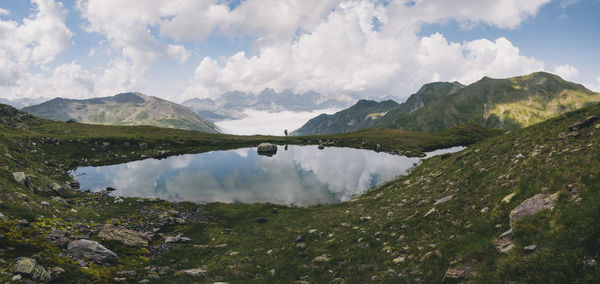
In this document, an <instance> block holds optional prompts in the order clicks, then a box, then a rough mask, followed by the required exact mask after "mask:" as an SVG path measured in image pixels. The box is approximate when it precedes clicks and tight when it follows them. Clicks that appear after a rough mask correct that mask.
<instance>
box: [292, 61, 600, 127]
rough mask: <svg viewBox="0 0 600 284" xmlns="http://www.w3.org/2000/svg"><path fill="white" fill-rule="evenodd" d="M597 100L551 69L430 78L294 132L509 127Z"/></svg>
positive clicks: (328, 116)
mask: <svg viewBox="0 0 600 284" xmlns="http://www.w3.org/2000/svg"><path fill="white" fill-rule="evenodd" d="M598 102H600V94H598V93H595V92H592V91H590V90H588V89H586V88H585V87H584V86H582V85H579V84H575V83H572V82H568V81H565V80H563V79H562V78H560V77H559V76H556V75H553V74H550V73H545V72H536V73H532V74H529V75H525V76H518V77H512V78H507V79H492V78H489V77H484V78H482V79H481V80H479V81H477V82H475V83H473V84H470V85H468V86H464V85H461V84H460V83H458V82H454V83H447V82H436V83H430V84H426V85H424V86H423V87H422V88H421V89H420V90H419V91H418V92H417V93H415V94H413V95H412V96H410V97H409V98H408V100H406V102H404V103H402V104H396V103H395V102H393V101H385V102H381V103H377V102H374V101H360V102H358V103H357V104H356V105H354V106H352V107H351V108H349V109H346V110H343V111H340V112H338V113H335V114H332V115H325V114H323V115H320V116H318V117H315V118H313V119H311V120H310V121H308V122H307V123H306V124H305V125H303V126H302V127H301V128H300V129H298V130H296V131H295V132H294V133H295V134H298V135H307V134H333V133H345V132H351V131H356V130H360V129H364V128H389V129H402V130H408V131H422V132H440V131H442V130H444V129H447V128H450V127H453V126H456V125H460V124H463V123H467V122H472V123H477V124H480V125H483V126H485V127H488V128H497V129H505V130H511V129H519V128H522V127H527V126H530V125H533V124H536V123H540V122H542V121H545V120H547V119H549V118H552V117H556V116H557V115H560V114H563V113H566V112H569V111H574V110H577V109H579V108H582V107H585V106H588V105H592V104H595V103H598ZM373 106H377V108H376V109H372V108H373Z"/></svg>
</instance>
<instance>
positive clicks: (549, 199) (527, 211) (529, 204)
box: [510, 193, 558, 224]
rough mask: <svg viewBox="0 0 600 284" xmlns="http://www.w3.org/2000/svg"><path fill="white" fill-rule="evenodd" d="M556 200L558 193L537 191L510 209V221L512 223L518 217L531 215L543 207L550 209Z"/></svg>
mask: <svg viewBox="0 0 600 284" xmlns="http://www.w3.org/2000/svg"><path fill="white" fill-rule="evenodd" d="M557 200H558V193H554V194H548V193H539V194H536V195H535V196H533V197H531V198H529V199H526V200H524V201H523V202H522V203H521V204H519V205H518V206H517V207H515V209H513V210H512V211H510V223H511V224H513V223H514V222H516V221H517V220H519V219H520V218H523V217H525V216H529V215H533V214H535V213H538V212H539V211H542V210H544V209H549V210H552V209H554V205H556V201H557Z"/></svg>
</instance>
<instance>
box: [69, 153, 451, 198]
mask: <svg viewBox="0 0 600 284" xmlns="http://www.w3.org/2000/svg"><path fill="white" fill-rule="evenodd" d="M284 149H285V148H284ZM459 149H461V148H453V149H450V150H449V151H456V150H459ZM418 161H419V158H408V157H404V156H395V155H390V154H386V153H376V152H373V151H368V150H358V149H351V148H326V149H325V150H318V149H317V147H316V146H289V147H288V150H287V151H285V150H283V151H278V153H277V155H274V156H272V157H264V156H260V155H258V153H257V149H256V148H245V149H237V150H229V151H215V152H208V153H202V154H194V155H183V156H174V157H169V158H166V159H164V160H160V161H159V160H154V159H148V160H143V161H136V162H131V163H126V164H120V165H113V166H103V167H96V168H94V167H85V168H79V169H77V170H75V171H74V172H73V175H74V176H76V177H77V178H78V180H79V181H80V183H81V188H82V190H86V189H92V190H94V191H98V190H102V189H104V188H106V187H107V186H111V187H114V188H116V189H117V190H116V191H115V192H114V193H113V194H115V195H121V196H137V197H158V198H162V199H167V200H173V201H192V202H197V203H205V202H225V203H253V202H272V203H278V204H297V205H301V206H305V205H313V204H321V203H337V202H341V201H346V200H349V199H350V198H352V196H354V195H356V194H360V193H362V192H364V191H365V190H367V189H369V188H371V187H373V186H375V185H377V184H379V183H382V182H384V181H387V180H390V179H392V178H393V177H395V176H397V175H400V174H404V173H406V171H407V170H408V169H410V168H411V167H412V166H413V164H414V163H417V162H418Z"/></svg>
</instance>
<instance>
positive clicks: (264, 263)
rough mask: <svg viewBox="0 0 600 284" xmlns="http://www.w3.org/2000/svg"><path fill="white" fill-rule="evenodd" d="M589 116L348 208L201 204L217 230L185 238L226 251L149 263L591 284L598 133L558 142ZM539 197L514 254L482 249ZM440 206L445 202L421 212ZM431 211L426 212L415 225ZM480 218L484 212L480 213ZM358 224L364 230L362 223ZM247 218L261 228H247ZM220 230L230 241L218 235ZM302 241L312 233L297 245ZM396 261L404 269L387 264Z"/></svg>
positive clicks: (468, 153) (237, 275) (352, 278)
mask: <svg viewBox="0 0 600 284" xmlns="http://www.w3.org/2000/svg"><path fill="white" fill-rule="evenodd" d="M590 115H596V116H598V115H600V106H594V107H592V108H586V109H584V110H581V111H577V112H573V113H569V114H567V115H564V116H562V117H560V118H556V119H552V120H550V121H548V122H545V123H542V124H540V125H535V126H532V127H529V128H526V129H522V130H518V131H514V132H511V133H508V134H505V135H502V136H499V137H497V138H492V139H488V140H485V141H483V142H480V143H477V144H475V145H472V146H471V147H469V149H467V150H465V151H462V152H460V153H455V154H452V155H450V156H445V157H435V158H432V159H429V160H426V161H425V162H424V163H423V164H422V165H420V166H419V167H418V168H416V170H415V171H414V172H413V173H411V174H410V175H409V176H407V177H402V178H399V179H398V180H396V181H393V182H390V183H388V184H386V185H383V186H381V187H379V188H377V189H373V190H372V191H370V192H369V193H367V194H365V195H363V196H361V197H360V198H359V199H358V200H356V201H354V202H348V203H343V204H338V205H331V206H321V207H313V208H308V209H306V208H278V207H277V206H272V205H225V204H211V205H210V206H208V207H207V208H206V210H207V212H208V213H209V214H210V215H211V216H213V218H215V220H216V222H215V223H211V224H209V225H201V226H190V227H189V229H188V232H187V233H188V234H189V235H190V236H192V237H193V238H195V239H196V240H198V241H199V243H201V244H208V245H210V246H211V247H214V245H216V244H220V243H228V244H229V246H228V248H227V249H225V250H219V249H194V248H192V245H189V246H183V247H181V248H179V249H175V250H173V251H171V252H169V253H167V254H165V255H163V256H162V257H161V258H159V259H158V260H155V261H156V263H159V264H166V263H167V262H168V260H169V259H186V260H187V262H186V263H185V264H182V265H181V267H186V268H187V267H197V266H204V267H205V268H207V269H208V271H209V274H208V277H209V279H210V280H214V281H217V280H227V281H233V282H237V281H239V282H243V281H247V279H254V280H256V281H259V282H262V281H265V282H269V281H275V279H277V281H283V282H288V281H293V280H298V279H300V277H302V276H309V277H310V279H311V280H312V281H314V282H317V283H323V282H329V281H333V280H335V279H336V278H343V279H344V280H345V281H347V282H350V283H358V282H365V281H367V280H369V279H377V280H381V281H387V282H412V280H414V279H416V278H418V279H421V280H424V281H425V282H428V283H430V282H434V283H435V282H440V281H442V280H443V276H444V273H445V271H446V270H447V269H448V268H449V267H452V266H456V265H469V266H471V267H472V268H473V269H474V270H475V272H476V274H477V278H476V279H475V281H476V282H485V283H489V282H497V283H502V282H505V281H517V282H522V283H529V282H555V283H567V282H591V281H592V282H593V280H594V279H596V280H597V279H599V277H600V269H599V268H598V266H591V267H590V266H586V265H585V264H584V259H586V258H588V257H592V258H595V259H596V260H597V259H598V255H599V254H600V243H599V242H598V240H599V239H600V224H599V223H598V222H597V216H598V214H600V206H599V205H598V204H600V192H598V190H597V188H598V187H599V186H600V178H599V175H600V172H599V169H600V162H599V161H600V152H599V151H598V150H597V149H598V145H599V143H600V129H598V128H600V126H599V125H598V124H597V123H596V124H594V125H592V126H591V127H588V128H587V129H585V130H583V131H581V134H580V135H579V136H578V137H577V138H566V137H562V135H561V134H560V133H562V132H566V133H568V132H569V131H568V129H567V126H569V125H570V124H572V123H574V122H575V121H577V120H580V119H583V118H585V117H587V116H590ZM559 136H560V137H559ZM561 137H562V138H561ZM519 154H521V155H523V157H522V158H520V155H519ZM459 155H460V156H462V159H458V157H459ZM543 187H547V188H548V189H549V192H559V193H560V199H559V202H558V205H557V206H556V208H555V209H554V211H543V212H541V213H538V214H536V215H534V216H531V217H527V218H524V219H523V220H522V221H519V222H517V223H516V224H515V225H514V237H513V239H514V241H515V244H516V247H515V248H514V249H513V250H512V251H511V252H510V253H509V254H506V255H503V254H501V253H499V252H498V251H497V250H496V249H495V247H494V246H493V241H494V240H495V239H496V238H497V237H498V236H499V235H500V234H501V233H502V232H504V231H506V230H507V229H508V228H509V222H508V215H509V212H510V210H512V209H513V208H515V207H516V206H517V205H518V204H519V203H520V202H522V201H523V200H525V199H527V198H529V197H531V196H533V195H535V194H537V193H539V192H540V189H541V188H543ZM510 193H516V195H515V197H514V198H513V199H512V201H510V202H509V203H502V202H501V200H502V198H503V197H505V196H506V195H508V194H510ZM450 194H454V199H453V200H451V201H449V202H446V203H444V204H441V205H438V206H434V205H433V204H432V203H433V202H434V201H435V200H437V199H439V198H442V197H445V196H448V195H450ZM432 207H436V209H437V212H436V213H434V214H432V215H430V216H427V217H424V215H425V214H426V212H428V211H429V210H430V209H431V208H432ZM486 207H487V208H488V209H489V211H488V212H485V213H482V212H481V209H483V208H486ZM273 208H277V210H276V212H277V213H274V212H275V211H273ZM361 216H371V220H370V221H361V220H360V217H361ZM257 217H266V218H267V219H268V220H269V222H268V223H266V224H259V223H256V222H255V221H254V220H255V219H256V218H257ZM226 228H228V229H232V230H233V232H234V233H233V235H228V234H223V233H222V232H223V230H225V229H226ZM311 229H316V230H317V232H316V233H313V234H310V233H308V231H309V230H311ZM298 234H302V235H303V236H304V238H305V243H306V248H305V249H301V248H297V247H296V243H295V242H294V239H295V238H296V236H297V235H298ZM531 244H535V245H537V247H538V248H537V250H536V251H535V252H534V253H532V254H527V253H525V252H524V250H523V247H524V246H527V245H531ZM269 250H273V251H272V252H271V253H270V254H269V253H268V251H269ZM232 252H239V254H235V253H234V254H235V255H231V253H232ZM323 254H330V255H331V257H330V260H329V261H328V262H316V261H314V259H315V257H317V256H320V255H323ZM399 256H405V257H406V262H404V263H399V264H395V263H394V262H393V261H392V260H393V259H394V258H396V257H399ZM271 269H274V275H273V273H272V271H271ZM390 270H393V271H394V272H391V271H390ZM373 277H374V278H373ZM174 281H175V282H176V281H184V279H183V278H178V279H177V280H174Z"/></svg>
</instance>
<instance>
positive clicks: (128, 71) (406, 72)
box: [0, 0, 600, 102]
mask: <svg viewBox="0 0 600 284" xmlns="http://www.w3.org/2000/svg"><path fill="white" fill-rule="evenodd" d="M598 15H600V0H527V1H523V0H453V1H448V0H399V1H393V0H389V1H388V0H348V1H347V0H230V1H227V0H170V1H162V0H62V1H58V0H2V1H0V64H1V66H2V68H1V69H0V97H3V98H8V99H17V98H24V97H31V98H37V97H40V96H43V97H47V98H53V97H64V98H91V97H98V96H112V95H115V94H117V93H121V92H129V91H138V92H142V93H145V94H147V95H152V96H157V97H161V98H165V99H169V100H172V101H175V102H182V101H184V100H186V99H190V98H195V97H198V98H215V97H218V96H219V95H220V94H222V93H224V92H227V91H234V90H239V91H245V92H254V93H258V92H260V91H261V90H263V89H264V88H274V89H275V90H276V91H282V90H284V89H290V90H292V91H294V92H306V91H309V90H315V91H317V92H320V93H322V94H325V95H327V96H332V97H335V96H351V97H354V98H371V99H381V98H393V99H395V100H397V101H399V102H402V101H404V100H405V99H406V98H407V97H408V96H409V95H410V94H412V93H415V92H416V91H417V90H418V89H419V87H420V86H421V85H423V84H425V83H428V82H432V81H459V82H461V83H463V84H470V83H473V82H475V81H477V80H479V79H480V78H481V77H483V76H489V77H494V78H506V77H511V76H518V75H524V74H528V73H531V72H535V71H548V72H552V73H555V74H558V75H560V76H562V77H563V78H564V79H567V80H571V81H574V82H577V83H581V84H583V85H585V86H586V87H588V88H590V89H592V90H595V91H600V64H598V63H600V52H598V50H599V46H600V17H599V16H598Z"/></svg>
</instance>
